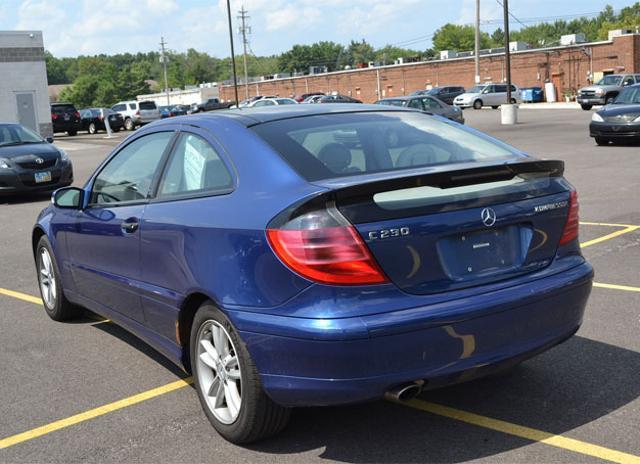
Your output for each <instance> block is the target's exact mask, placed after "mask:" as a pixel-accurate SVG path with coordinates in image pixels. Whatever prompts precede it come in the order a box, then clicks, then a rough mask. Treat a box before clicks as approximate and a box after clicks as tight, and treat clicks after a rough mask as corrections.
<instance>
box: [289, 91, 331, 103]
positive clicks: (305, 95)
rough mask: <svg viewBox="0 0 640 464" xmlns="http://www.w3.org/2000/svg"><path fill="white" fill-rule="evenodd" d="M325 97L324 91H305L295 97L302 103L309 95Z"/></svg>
mask: <svg viewBox="0 0 640 464" xmlns="http://www.w3.org/2000/svg"><path fill="white" fill-rule="evenodd" d="M316 96H318V97H323V96H324V92H309V93H303V94H302V95H300V96H298V97H296V98H295V100H296V101H297V102H298V103H302V102H303V101H305V100H306V99H308V98H309V97H316Z"/></svg>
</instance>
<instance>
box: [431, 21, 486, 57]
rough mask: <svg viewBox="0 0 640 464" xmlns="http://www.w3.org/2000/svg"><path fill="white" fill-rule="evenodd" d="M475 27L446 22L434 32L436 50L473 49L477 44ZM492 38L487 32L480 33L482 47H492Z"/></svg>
mask: <svg viewBox="0 0 640 464" xmlns="http://www.w3.org/2000/svg"><path fill="white" fill-rule="evenodd" d="M475 34H476V32H475V28H474V27H473V26H469V25H465V26H461V25H459V24H445V25H444V26H442V27H441V28H440V29H438V30H437V31H436V32H435V33H434V34H433V39H432V42H433V48H434V50H436V51H442V50H456V51H459V52H463V51H469V50H473V49H474V46H475ZM490 46H491V38H490V37H489V34H487V33H486V32H482V33H481V34H480V48H481V49H484V48H490Z"/></svg>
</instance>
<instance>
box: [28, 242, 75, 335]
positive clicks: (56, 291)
mask: <svg viewBox="0 0 640 464" xmlns="http://www.w3.org/2000/svg"><path fill="white" fill-rule="evenodd" d="M36 269H37V272H38V284H39V285H38V287H39V288H40V295H41V296H42V303H43V306H44V310H45V312H46V313H47V315H48V316H49V317H50V318H51V319H53V320H54V321H58V322H62V321H67V320H69V319H73V318H74V317H76V316H78V314H79V313H80V308H78V307H77V306H75V305H73V304H72V303H71V302H69V300H67V298H66V297H65V296H64V291H63V289H62V281H61V280H60V268H59V267H58V263H57V262H56V258H55V255H54V254H53V250H52V248H51V243H49V239H48V238H47V236H46V235H43V236H42V237H41V238H40V240H39V241H38V245H37V246H36Z"/></svg>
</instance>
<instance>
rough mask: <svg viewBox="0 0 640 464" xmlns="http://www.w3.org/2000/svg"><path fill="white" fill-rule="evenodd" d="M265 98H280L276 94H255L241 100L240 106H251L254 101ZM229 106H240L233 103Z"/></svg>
mask: <svg viewBox="0 0 640 464" xmlns="http://www.w3.org/2000/svg"><path fill="white" fill-rule="evenodd" d="M264 98H278V97H277V96H276V95H254V96H253V97H249V98H247V99H245V100H242V101H241V102H240V105H239V106H240V108H246V107H248V106H250V105H251V104H252V103H255V102H256V101H258V100H262V99H264ZM229 108H238V105H231V106H230V107H229Z"/></svg>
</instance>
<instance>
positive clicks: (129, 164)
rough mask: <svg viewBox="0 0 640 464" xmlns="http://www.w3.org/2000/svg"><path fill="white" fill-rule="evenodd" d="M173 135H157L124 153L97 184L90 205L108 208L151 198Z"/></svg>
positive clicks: (141, 139) (136, 142) (121, 151)
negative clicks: (158, 172) (163, 157)
mask: <svg viewBox="0 0 640 464" xmlns="http://www.w3.org/2000/svg"><path fill="white" fill-rule="evenodd" d="M172 137H173V132H156V133H154V134H150V135H147V136H144V137H141V138H139V139H137V140H134V141H133V142H131V143H130V144H129V145H127V146H126V147H124V148H123V149H122V150H120V151H119V152H118V153H117V154H116V155H115V156H114V157H113V158H112V159H111V160H110V161H109V162H108V163H107V165H106V166H105V167H104V168H103V169H102V171H100V173H99V174H98V175H97V176H96V179H95V181H94V183H93V190H92V191H91V199H90V203H91V204H94V205H108V204H112V203H120V202H127V201H141V200H146V199H148V198H149V193H150V189H151V184H152V182H153V179H154V177H155V175H156V172H157V170H158V166H159V164H160V160H161V159H162V155H163V154H164V152H165V150H166V149H167V146H168V145H169V142H170V141H171V138H172Z"/></svg>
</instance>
